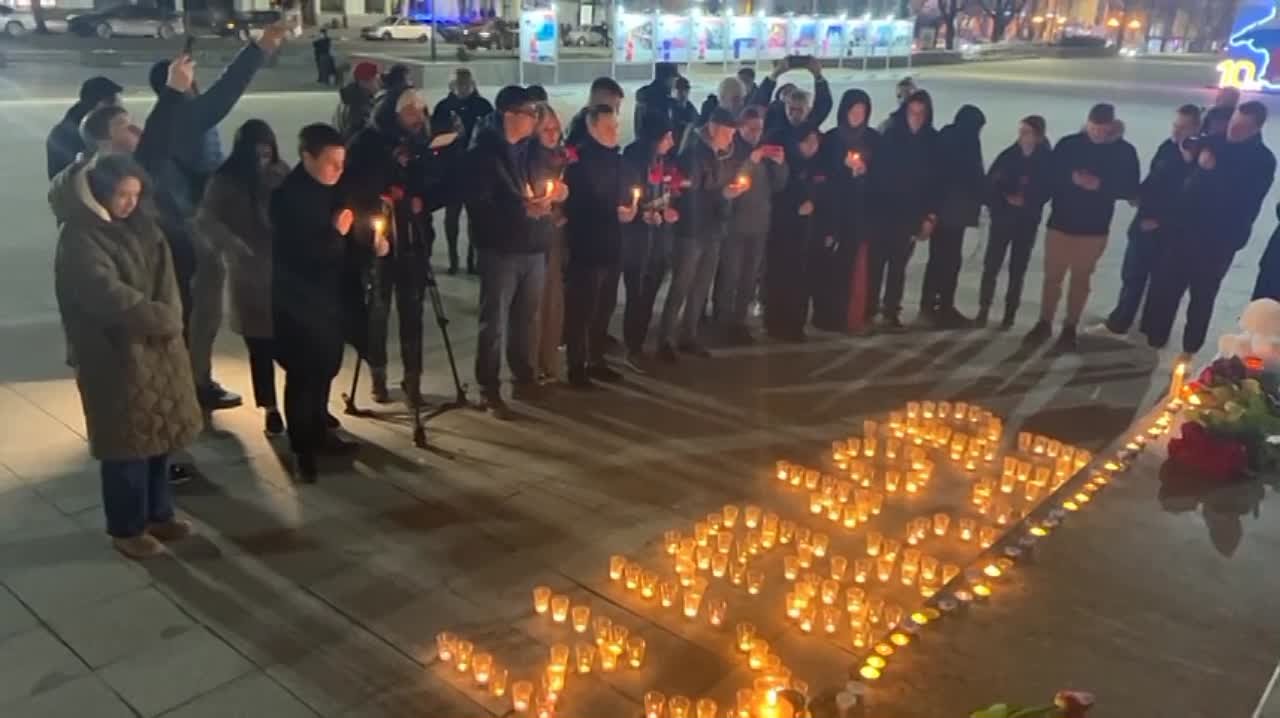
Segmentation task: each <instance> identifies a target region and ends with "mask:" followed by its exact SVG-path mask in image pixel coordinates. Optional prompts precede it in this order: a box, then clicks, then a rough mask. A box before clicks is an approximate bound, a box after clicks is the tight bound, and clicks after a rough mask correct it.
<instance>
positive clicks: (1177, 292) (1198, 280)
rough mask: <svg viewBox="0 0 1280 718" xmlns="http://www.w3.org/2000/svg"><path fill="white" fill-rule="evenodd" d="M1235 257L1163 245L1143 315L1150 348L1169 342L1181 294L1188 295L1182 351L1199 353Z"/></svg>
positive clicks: (1181, 243) (1180, 243) (1173, 243)
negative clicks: (1224, 280)
mask: <svg viewBox="0 0 1280 718" xmlns="http://www.w3.org/2000/svg"><path fill="white" fill-rule="evenodd" d="M1234 258H1235V252H1228V251H1222V250H1219V249H1210V250H1206V249H1203V248H1198V247H1195V246H1191V245H1190V243H1188V242H1184V241H1179V240H1171V241H1168V242H1164V243H1162V244H1161V246H1160V259H1159V262H1158V264H1157V266H1156V270H1155V271H1154V272H1153V273H1152V275H1151V289H1150V291H1149V292H1148V294H1147V302H1146V305H1145V307H1144V308H1143V312H1142V326H1141V328H1142V331H1143V333H1144V334H1146V335H1147V342H1148V343H1149V344H1150V345H1151V346H1153V347H1157V348H1159V347H1163V346H1164V345H1165V344H1167V343H1168V341H1169V335H1170V334H1171V333H1172V331H1173V322H1174V319H1175V317H1176V315H1177V312H1178V305H1179V304H1180V303H1181V302H1182V295H1183V294H1188V295H1190V299H1189V300H1188V303H1187V324H1186V327H1185V328H1184V329H1183V332H1182V350H1183V351H1185V352H1187V353H1189V354H1194V353H1196V352H1198V351H1200V349H1201V347H1203V346H1204V341H1205V337H1206V335H1207V334H1208V333H1209V320H1210V319H1212V318H1213V303H1214V301H1215V300H1216V299H1217V298H1218V289H1219V287H1221V286H1222V279H1223V278H1224V277H1226V276H1227V270H1228V269H1230V268H1231V260H1232V259H1234Z"/></svg>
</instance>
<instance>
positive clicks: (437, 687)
mask: <svg viewBox="0 0 1280 718" xmlns="http://www.w3.org/2000/svg"><path fill="white" fill-rule="evenodd" d="M508 703H509V699H508ZM508 710H509V706H508V707H507V710H497V711H493V710H488V709H486V708H485V707H484V706H482V705H479V704H478V703H476V702H474V701H473V700H470V697H469V696H468V695H466V694H464V693H462V692H460V691H458V690H456V689H454V688H453V687H451V686H450V685H447V684H445V683H443V682H441V681H439V680H437V679H436V678H435V677H434V676H433V675H432V674H430V673H422V674H419V675H417V676H415V677H414V678H412V679H410V680H408V681H406V682H405V684H404V685H397V686H395V687H393V688H391V689H389V690H386V691H383V692H381V693H380V694H379V695H378V696H377V697H376V698H374V699H372V700H370V701H368V702H366V703H363V704H361V705H359V706H357V707H355V708H353V709H351V710H349V711H345V712H343V713H342V714H341V715H342V718H417V717H418V716H441V717H442V718H443V717H444V716H448V718H489V717H490V716H503V715H506V714H507V712H508Z"/></svg>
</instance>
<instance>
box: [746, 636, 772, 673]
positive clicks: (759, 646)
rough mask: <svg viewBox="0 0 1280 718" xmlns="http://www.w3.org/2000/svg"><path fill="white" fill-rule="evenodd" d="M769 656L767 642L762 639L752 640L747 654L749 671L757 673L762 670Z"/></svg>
mask: <svg viewBox="0 0 1280 718" xmlns="http://www.w3.org/2000/svg"><path fill="white" fill-rule="evenodd" d="M768 656H769V642H768V641H766V640H764V639H763V638H756V639H752V641H751V650H750V651H748V652H747V665H748V666H750V668H751V670H753V671H759V670H762V669H763V668H764V661H765V659H766V658H768Z"/></svg>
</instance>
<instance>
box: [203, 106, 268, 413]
mask: <svg viewBox="0 0 1280 718" xmlns="http://www.w3.org/2000/svg"><path fill="white" fill-rule="evenodd" d="M287 174H289V166H288V165H287V164H285V163H284V162H281V161H280V149H279V147H278V145H277V144H276V136H275V133H274V132H272V131H271V127H270V126H268V125H267V123H265V122H263V121H262V120H249V121H248V122H245V123H244V124H243V125H241V126H240V129H238V130H236V138H235V143H234V145H233V146H232V149H231V156H229V157H228V158H227V160H226V162H224V163H223V164H222V166H221V167H219V168H218V171H217V172H215V173H214V175H213V178H212V179H210V180H209V186H208V187H207V188H206V189H205V194H204V199H203V200H202V201H201V203H200V209H199V211H198V212H197V213H196V231H197V232H198V233H199V234H200V236H201V238H202V239H203V240H204V241H205V242H208V243H209V244H210V245H211V246H212V248H213V250H214V251H215V252H217V253H218V254H219V255H220V256H222V257H225V258H226V261H227V270H228V271H227V274H228V277H229V279H230V282H229V286H230V290H231V292H230V294H231V330H232V331H234V332H236V333H237V334H239V335H241V336H243V337H244V343H245V346H246V347H247V348H248V350H249V372H250V374H251V375H252V378H253V398H254V402H255V403H256V404H257V405H258V408H260V409H262V411H263V412H264V414H265V419H266V422H265V423H266V432H267V434H268V435H270V436H275V435H278V434H280V433H282V432H283V431H284V420H283V419H282V418H281V416H280V410H279V409H278V408H277V404H276V378H275V353H276V352H275V348H274V342H273V340H272V336H273V335H274V332H273V331H272V326H271V254H272V252H271V242H272V230H271V221H270V219H269V218H268V216H267V215H268V212H267V209H268V206H269V205H270V201H269V200H270V198H271V192H272V190H274V189H275V188H276V187H278V186H279V185H280V183H281V182H282V181H284V178H285V175H287Z"/></svg>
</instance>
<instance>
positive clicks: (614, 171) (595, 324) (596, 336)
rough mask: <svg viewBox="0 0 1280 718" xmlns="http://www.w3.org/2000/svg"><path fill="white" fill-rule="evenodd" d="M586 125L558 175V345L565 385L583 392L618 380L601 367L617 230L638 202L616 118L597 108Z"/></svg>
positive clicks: (613, 301)
mask: <svg viewBox="0 0 1280 718" xmlns="http://www.w3.org/2000/svg"><path fill="white" fill-rule="evenodd" d="M586 123H587V133H588V135H587V138H586V139H584V140H583V141H582V142H581V143H580V144H579V145H578V160H577V161H576V162H574V163H572V164H570V165H569V168H568V169H567V170H566V171H565V184H567V185H568V190H569V198H568V201H567V202H566V203H565V217H566V218H567V219H568V223H567V225H566V228H565V233H566V236H567V238H568V246H569V265H568V268H567V271H566V283H565V334H566V337H565V338H566V341H567V343H568V345H569V346H568V359H569V383H570V384H572V385H573V386H575V387H579V388H590V387H591V386H592V381H593V380H600V381H606V382H616V381H621V380H622V375H621V374H620V373H618V372H617V371H616V370H614V369H612V368H611V367H609V365H608V364H607V363H606V362H605V357H604V354H605V342H606V337H607V336H608V331H609V320H610V319H611V318H612V316H613V310H614V309H615V307H616V305H617V295H618V279H619V275H620V274H621V271H622V227H623V225H625V224H628V223H630V222H631V221H632V220H634V219H635V218H636V216H637V213H638V211H639V200H640V198H639V197H638V196H636V195H635V194H633V192H632V189H633V187H634V186H635V183H634V180H635V179H636V178H631V177H629V176H628V173H627V172H626V169H625V166H624V164H623V161H622V155H621V154H620V153H619V152H618V135H619V129H618V113H617V112H616V111H615V110H614V109H613V108H612V107H610V106H609V105H597V106H595V107H592V108H591V109H590V110H589V111H588V112H587V116H586Z"/></svg>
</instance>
